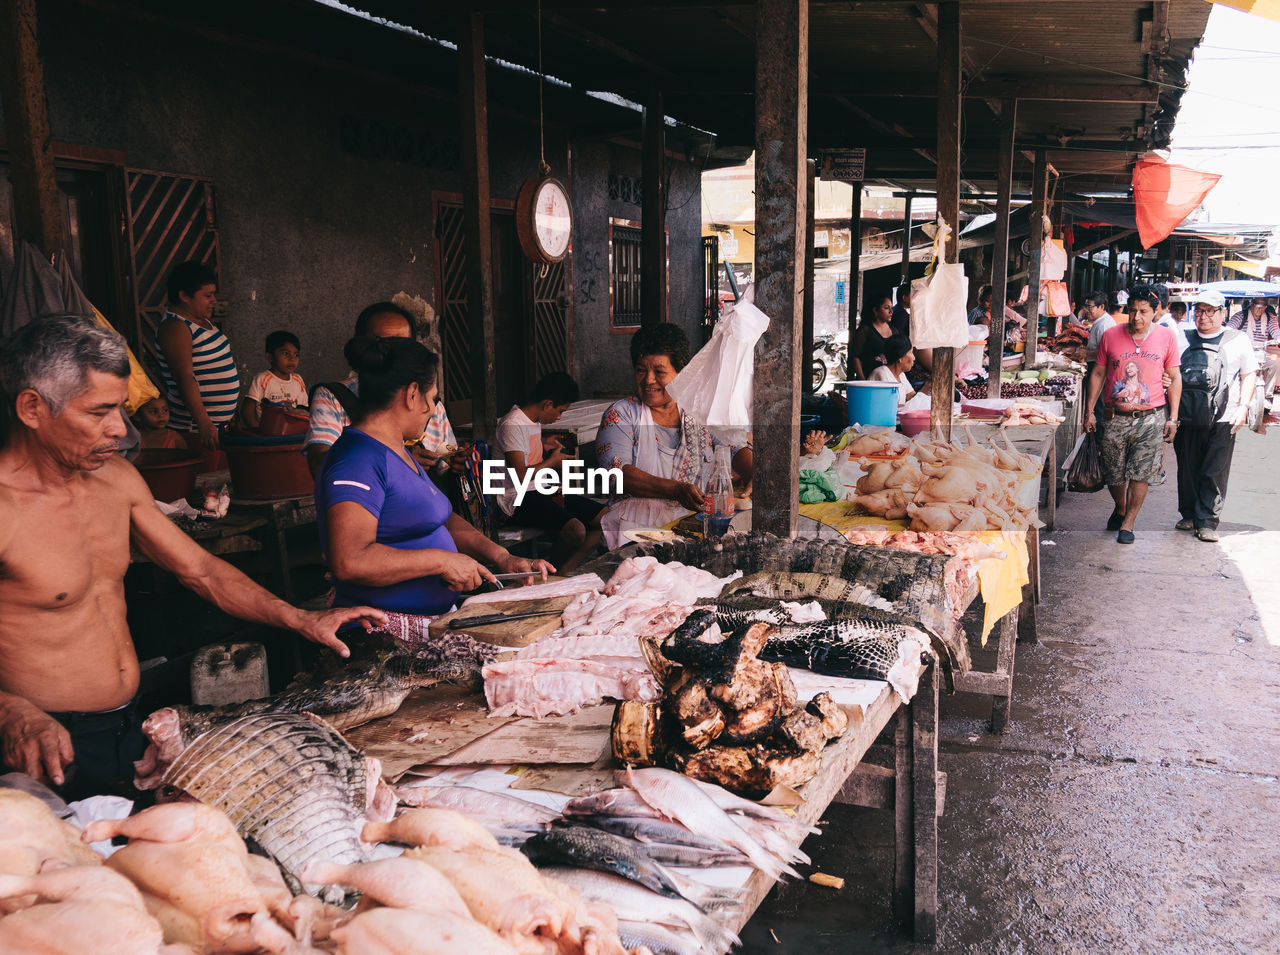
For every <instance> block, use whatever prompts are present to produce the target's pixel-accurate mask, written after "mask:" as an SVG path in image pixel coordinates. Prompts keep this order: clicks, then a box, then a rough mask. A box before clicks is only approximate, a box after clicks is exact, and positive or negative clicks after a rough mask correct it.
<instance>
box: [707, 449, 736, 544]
mask: <svg viewBox="0 0 1280 955" xmlns="http://www.w3.org/2000/svg"><path fill="white" fill-rule="evenodd" d="M703 493H704V494H705V495H706V498H707V499H706V502H705V503H704V504H703V511H702V536H703V537H704V538H705V539H707V540H715V539H717V538H720V537H724V535H725V534H727V533H728V532H729V522H730V521H731V520H733V474H732V472H731V471H730V469H729V448H728V446H727V445H720V446H719V447H717V448H716V452H715V465H714V467H713V468H712V470H711V479H710V480H709V481H708V482H707V487H706V490H705V491H704V492H703Z"/></svg>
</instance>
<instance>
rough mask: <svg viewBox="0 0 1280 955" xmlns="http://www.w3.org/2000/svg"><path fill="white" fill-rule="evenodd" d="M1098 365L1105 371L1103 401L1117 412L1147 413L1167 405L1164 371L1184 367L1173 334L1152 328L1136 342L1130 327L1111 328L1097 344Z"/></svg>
mask: <svg viewBox="0 0 1280 955" xmlns="http://www.w3.org/2000/svg"><path fill="white" fill-rule="evenodd" d="M1098 364H1099V365H1101V366H1102V367H1103V368H1105V369H1106V375H1107V376H1106V380H1105V383H1104V384H1103V386H1102V400H1103V401H1104V402H1106V403H1107V404H1108V405H1111V406H1112V407H1113V408H1114V409H1115V410H1116V411H1145V410H1147V409H1148V408H1159V407H1160V406H1161V405H1163V404H1164V403H1165V394H1164V381H1163V379H1164V370H1165V369H1166V368H1173V367H1175V366H1177V365H1179V364H1181V361H1180V359H1179V358H1178V343H1177V341H1176V340H1175V339H1174V337H1173V332H1171V331H1170V330H1169V329H1167V328H1165V327H1164V326H1163V325H1154V324H1153V325H1152V326H1151V328H1150V329H1149V331H1148V332H1147V336H1146V338H1144V339H1143V340H1142V341H1141V342H1136V341H1134V338H1133V336H1132V335H1130V334H1129V325H1128V323H1125V324H1123V325H1117V326H1116V327H1115V328H1109V329H1107V331H1106V332H1105V333H1104V334H1103V336H1102V340H1101V341H1100V342H1099V343H1098Z"/></svg>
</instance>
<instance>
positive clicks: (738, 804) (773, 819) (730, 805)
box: [694, 780, 822, 835]
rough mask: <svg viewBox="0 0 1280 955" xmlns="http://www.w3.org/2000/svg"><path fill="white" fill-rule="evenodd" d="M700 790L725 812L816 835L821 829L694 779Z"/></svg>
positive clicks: (721, 787)
mask: <svg viewBox="0 0 1280 955" xmlns="http://www.w3.org/2000/svg"><path fill="white" fill-rule="evenodd" d="M694 782H697V783H698V785H699V786H701V787H702V791H703V792H704V793H706V794H707V795H708V796H710V797H711V801H712V802H714V803H715V804H716V805H717V806H719V807H720V808H721V809H723V810H724V811H725V812H736V813H740V814H741V815H744V816H751V817H753V818H755V819H762V820H764V821H765V822H768V823H772V824H774V825H775V826H779V827H782V828H793V829H799V830H800V831H802V832H807V833H810V834H813V835H817V834H818V833H819V832H821V831H822V830H821V829H819V828H818V827H817V826H806V825H805V824H804V823H803V822H801V821H800V820H799V819H795V818H793V817H791V816H789V815H787V814H786V813H785V812H783V811H782V810H781V809H779V808H778V807H777V806H766V805H764V804H763V803H759V802H756V801H755V800H754V799H745V798H743V797H742V796H739V795H737V794H736V793H731V792H729V790H727V789H725V788H724V787H723V786H717V785H716V784H715V783H704V782H702V781H700V780H694Z"/></svg>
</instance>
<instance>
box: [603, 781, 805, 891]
mask: <svg viewBox="0 0 1280 955" xmlns="http://www.w3.org/2000/svg"><path fill="white" fill-rule="evenodd" d="M619 776H621V777H622V778H623V779H625V780H626V782H627V783H629V784H630V785H631V787H632V788H633V789H634V790H635V791H636V792H638V793H639V794H640V798H641V799H643V800H644V801H645V802H647V803H648V804H649V805H651V806H652V807H653V808H654V809H657V810H658V811H659V812H660V813H662V814H663V815H664V816H666V817H667V818H668V819H674V820H676V821H677V822H679V823H682V824H683V825H685V826H688V827H689V828H690V829H692V830H694V831H695V832H701V833H703V834H704V835H708V836H711V837H712V838H714V839H719V840H720V841H721V842H725V843H727V844H729V845H731V846H733V847H734V848H735V849H739V850H741V852H742V853H743V854H744V855H745V856H746V857H747V858H748V859H750V860H751V863H752V865H754V866H755V867H756V868H757V869H760V870H761V871H762V872H764V873H765V874H766V875H768V876H769V877H770V878H772V879H778V878H780V877H781V876H782V874H783V873H786V874H787V875H792V876H797V877H798V876H799V873H797V872H796V871H795V869H793V868H791V867H790V866H789V865H787V864H786V863H784V862H782V861H781V860H780V859H778V858H777V857H776V856H774V855H773V854H772V853H770V852H769V851H768V850H767V849H765V848H764V846H762V845H760V843H759V842H757V841H756V840H755V839H753V838H751V837H750V836H748V835H747V834H746V832H744V831H743V830H742V828H741V827H740V826H739V825H738V824H737V823H735V822H734V821H733V820H732V819H730V818H729V816H728V814H727V813H725V811H724V810H723V809H721V808H720V807H719V806H717V805H716V804H715V802H713V801H712V799H711V797H710V796H708V795H707V794H706V793H704V792H703V791H702V789H701V788H699V786H698V784H697V783H695V782H694V781H693V780H692V779H690V778H689V777H688V776H683V775H681V774H680V773H673V772H672V771H671V770H669V769H627V770H625V771H623V772H621V773H619Z"/></svg>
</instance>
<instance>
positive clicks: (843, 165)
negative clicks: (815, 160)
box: [818, 149, 867, 182]
mask: <svg viewBox="0 0 1280 955" xmlns="http://www.w3.org/2000/svg"><path fill="white" fill-rule="evenodd" d="M819 159H820V162H819V164H818V165H819V167H820V168H821V170H822V173H821V175H822V178H823V179H831V180H835V181H836V182H862V176H863V173H864V172H865V171H866V168H867V151H866V150H865V149H824V150H822V152H821V153H819Z"/></svg>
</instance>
